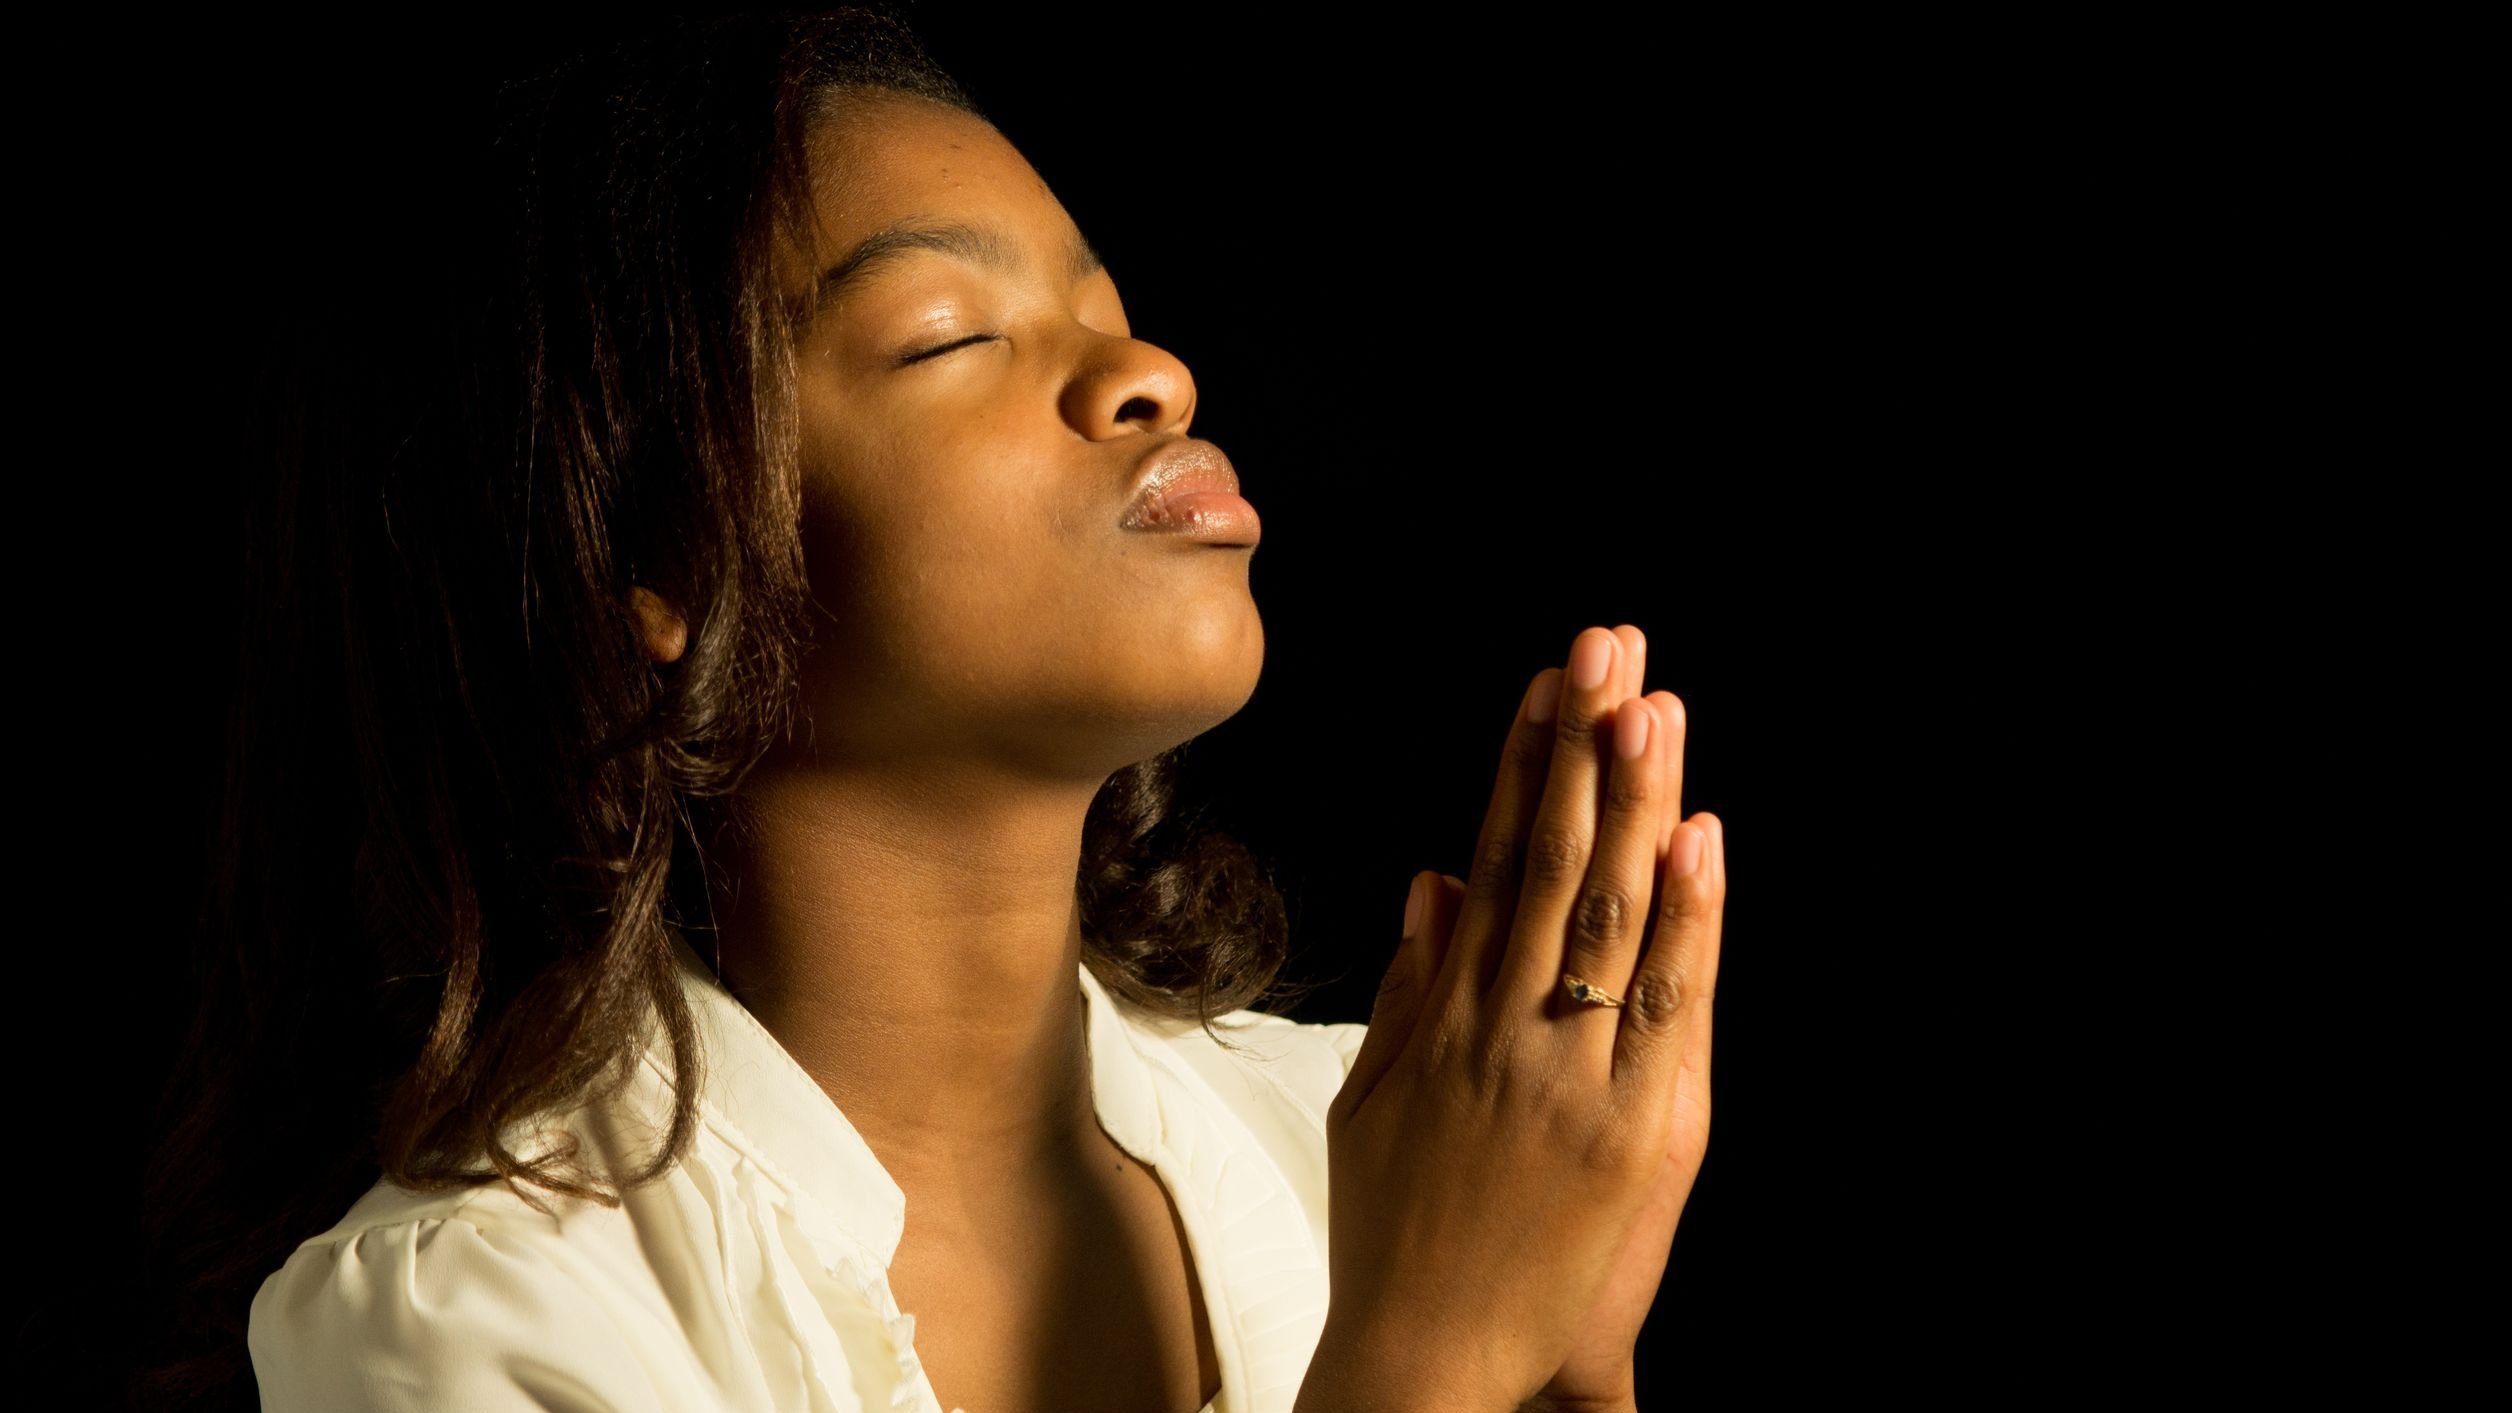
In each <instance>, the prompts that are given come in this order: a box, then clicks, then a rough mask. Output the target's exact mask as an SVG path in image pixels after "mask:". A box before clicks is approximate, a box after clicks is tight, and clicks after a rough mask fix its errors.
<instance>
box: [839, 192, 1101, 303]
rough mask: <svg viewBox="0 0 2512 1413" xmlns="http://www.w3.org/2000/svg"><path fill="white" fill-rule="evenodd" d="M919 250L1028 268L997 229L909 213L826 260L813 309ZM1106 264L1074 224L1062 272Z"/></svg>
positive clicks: (1075, 274) (1074, 276)
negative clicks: (830, 262) (831, 261)
mask: <svg viewBox="0 0 2512 1413" xmlns="http://www.w3.org/2000/svg"><path fill="white" fill-rule="evenodd" d="M919 250H931V251H935V252H938V253H940V254H943V255H947V256H950V257H951V258H952V259H954V260H960V261H965V262H966V263H968V264H971V265H978V266H982V267H984V268H986V269H989V270H1000V271H1003V272H1005V273H1007V274H1017V273H1019V272H1020V271H1022V270H1024V269H1026V268H1028V262H1027V261H1025V260H1023V259H1022V258H1021V254H1020V246H1019V245H1018V243H1016V242H1014V241H1012V240H1010V239H1009V238H1007V237H1006V236H1005V235H1004V234H1003V232H1002V230H1001V229H999V228H997V227H994V226H988V225H979V224H974V223H971V222H965V221H935V220H932V219H930V218H926V217H918V216H910V217H908V218H907V219H905V220H903V221H897V222H894V223H892V224H890V225H887V226H884V227H882V228H881V229H880V230H877V231H874V232H873V233H872V234H870V235H868V236H866V237H864V238H863V241H862V243H861V244H858V245H857V246H856V247H855V248H854V249H853V250H851V251H848V252H847V254H846V257H845V258H844V259H842V260H840V261H838V262H837V263H836V264H834V265H831V266H830V267H829V268H828V269H827V270H825V271H823V272H822V273H821V275H820V284H819V288H818V291H817V292H816V293H815V294H814V295H813V297H812V302H811V307H812V309H813V311H814V312H817V311H819V310H824V309H826V308H828V307H829V306H830V305H832V304H835V303H836V302H837V301H838V299H839V298H841V297H842V296H843V295H844V294H845V293H846V292H847V291H848V290H851V289H856V288H859V287H861V286H862V285H864V284H866V283H868V282H869V281H870V280H872V279H873V277H874V276H876V275H877V274H879V273H880V272H881V271H883V270H886V269H888V268H889V267H890V266H892V265H895V264H897V263H899V262H900V261H902V260H904V259H905V258H907V257H908V256H909V255H912V254H914V253H915V252H917V251H919ZM1107 267H1108V262H1107V261H1105V260H1103V259H1101V258H1100V256H1099V252H1098V250H1096V249H1095V248H1093V247H1092V245H1091V243H1090V240H1089V238H1088V237H1087V236H1084V235H1083V234H1082V233H1081V232H1080V231H1079V230H1076V231H1074V232H1073V238H1072V240H1071V241H1070V242H1069V243H1068V244H1067V245H1066V246H1065V247H1064V272H1065V275H1066V276H1067V277H1068V278H1070V279H1071V280H1072V281H1073V282H1074V283H1076V284H1078V283H1080V282H1081V281H1082V280H1084V279H1086V278H1088V277H1089V276H1091V275H1094V274H1097V273H1098V272H1099V271H1101V270H1104V269H1106V268H1107Z"/></svg>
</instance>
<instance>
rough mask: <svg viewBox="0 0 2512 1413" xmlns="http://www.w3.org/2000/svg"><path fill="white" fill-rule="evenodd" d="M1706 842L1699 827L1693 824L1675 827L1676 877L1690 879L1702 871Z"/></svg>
mask: <svg viewBox="0 0 2512 1413" xmlns="http://www.w3.org/2000/svg"><path fill="white" fill-rule="evenodd" d="M1704 842H1705V841H1704V840H1703V839H1702V837H1701V830H1700V827H1699V826H1697V825H1691V824H1678V825H1676V826H1675V847H1674V855H1675V860H1674V862H1675V877H1677V878H1689V877H1691V876H1692V875H1693V874H1694V873H1697V872H1699V871H1700V867H1701V847H1702V845H1703V843H1704Z"/></svg>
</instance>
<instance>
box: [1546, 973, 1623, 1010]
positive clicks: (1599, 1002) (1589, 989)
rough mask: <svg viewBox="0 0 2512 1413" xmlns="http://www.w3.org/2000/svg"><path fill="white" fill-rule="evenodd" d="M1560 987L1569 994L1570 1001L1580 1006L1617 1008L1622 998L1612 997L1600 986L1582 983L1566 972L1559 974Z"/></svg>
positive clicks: (1611, 994)
mask: <svg viewBox="0 0 2512 1413" xmlns="http://www.w3.org/2000/svg"><path fill="white" fill-rule="evenodd" d="M1561 986H1562V989H1563V990H1565V991H1567V992H1569V993H1570V998H1571V999H1572V1000H1574V1001H1577V1002H1579V1003H1580V1004H1581V1005H1586V1006H1619V1005H1621V1004H1622V998H1621V997H1620V996H1616V995H1614V994H1613V993H1612V992H1610V991H1607V990H1606V989H1605V988H1604V987H1602V986H1596V985H1592V984H1590V983H1588V982H1585V981H1582V980H1580V979H1579V978H1577V977H1575V976H1572V975H1571V974H1570V973H1568V972H1566V971H1565V972H1563V973H1562V974H1561Z"/></svg>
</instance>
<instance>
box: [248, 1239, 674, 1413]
mask: <svg viewBox="0 0 2512 1413" xmlns="http://www.w3.org/2000/svg"><path fill="white" fill-rule="evenodd" d="M527 1244H528V1245H529V1246H530V1248H531V1249H524V1248H525V1246H526V1245H527ZM608 1306H609V1301H608V1300H606V1299H605V1298H604V1293H603V1292H602V1291H600V1289H599V1287H598V1286H597V1285H594V1284H591V1283H588V1282H587V1281H586V1280H585V1279H584V1277H583V1275H582V1274H581V1273H579V1272H577V1271H575V1270H574V1269H573V1267H572V1262H571V1260H570V1258H569V1256H568V1253H567V1251H566V1249H565V1247H564V1245H563V1244H561V1243H556V1242H528V1243H527V1242H526V1241H525V1240H524V1238H523V1237H522V1236H521V1235H519V1234H516V1233H510V1232H498V1231H493V1230H484V1229H483V1228H482V1227H480V1226H479V1225H476V1224H474V1223H472V1222H470V1221H467V1220H464V1219H462V1218H459V1217H425V1218H417V1219H413V1220H408V1221H398V1222H388V1223H383V1224H380V1225H376V1226H370V1227H366V1228H364V1229H361V1230H357V1231H354V1232H350V1233H347V1234H345V1235H342V1236H339V1237H337V1238H336V1239H335V1238H326V1239H324V1240H319V1241H310V1242H307V1243H306V1244H305V1245H303V1246H300V1247H298V1248H297V1249H296V1251H295V1252H293V1253H292V1254H291V1255H290V1256H289V1257H288V1260H287V1262H286V1264H284V1265H282V1266H281V1267H280V1268H279V1269H278V1270H277V1271H275V1272H273V1273H272V1274H271V1275H270V1276H269V1277H267V1278H266V1279H265V1280H264V1281H263V1282H262V1285H261V1288H260V1290H259V1291H257V1292H256V1293H255V1294H254V1297H253V1305H252V1312H251V1318H250V1324H249V1326H248V1329H247V1336H246V1344H247V1346H248V1348H249V1351H250V1353H251V1355H252V1360H253V1374H254V1378H255V1379H256V1380H257V1381H258V1382H259V1384H260V1385H261V1401H262V1408H263V1409H264V1411H265V1413H422V1410H427V1411H428V1413H433V1410H440V1409H448V1408H460V1409H464V1410H467V1411H468V1413H666V1409H665V1404H664V1399H665V1391H664V1390H663V1389H662V1388H660V1387H658V1386H657V1384H656V1383H655V1382H654V1381H653V1380H652V1379H651V1378H649V1377H648V1374H647V1371H646V1370H645V1369H643V1368H642V1365H641V1360H640V1359H639V1357H638V1354H637V1351H636V1348H635V1341H634V1340H633V1339H632V1338H630V1330H629V1327H626V1326H623V1325H622V1323H621V1322H620V1318H619V1312H618V1311H616V1310H614V1309H611V1308H608Z"/></svg>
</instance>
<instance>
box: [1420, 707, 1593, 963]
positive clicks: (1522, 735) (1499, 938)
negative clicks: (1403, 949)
mask: <svg viewBox="0 0 2512 1413" xmlns="http://www.w3.org/2000/svg"><path fill="white" fill-rule="evenodd" d="M1562 681H1563V674H1562V670H1561V669H1560V668H1558V667H1547V668H1545V669H1544V670H1543V671H1541V672H1538V673H1536V674H1535V678H1534V680H1533V681H1531V682H1529V683H1528V684H1527V690H1526V695H1525V696H1524V697H1522V698H1520V699H1519V702H1518V715H1517V719H1516V721H1515V722H1514V723H1512V725H1511V726H1510V729H1509V739H1508V741H1507V743H1506V744H1505V745H1504V746H1503V747H1502V749H1501V759H1500V769H1499V772H1498V777H1497V779H1495V780H1494V781H1493V784H1492V794H1491V800H1490V802H1489V803H1488V804H1487V805H1485V806H1484V809H1483V823H1482V826H1481V828H1480V829H1479V830H1477V831H1476V833H1475V836H1474V861H1473V863H1472V865H1471V866H1470V867H1468V868H1467V870H1466V880H1465V885H1466V886H1465V899H1464V901H1463V902H1462V903H1461V904H1460V905H1459V906H1458V909H1457V912H1456V914H1455V922H1454V925H1453V927H1452V928H1451V929H1450V931H1449V934H1448V939H1447V946H1446V950H1445V951H1444V952H1443V954H1442V955H1441V957H1440V966H1439V971H1438V973H1437V977H1436V979H1435V980H1434V981H1433V982H1432V983H1431V997H1430V1001H1429V1004H1430V1005H1431V1006H1432V1007H1434V1008H1438V1009H1441V1010H1443V1011H1444V1010H1445V1009H1446V1008H1447V1007H1449V1006H1452V1005H1455V1004H1457V1003H1458V1001H1459V1000H1460V999H1461V998H1462V999H1468V1000H1472V1001H1475V1002H1478V1003H1479V1001H1480V1000H1481V998H1482V994H1483V992H1484V990H1485V989H1486V988H1487V986H1488V985H1489V979H1490V976H1491V973H1492V972H1493V971H1494V970H1495V969H1496V968H1497V966H1498V962H1497V961H1496V960H1495V961H1491V962H1488V963H1487V962H1486V961H1485V958H1487V957H1491V958H1496V957H1497V955H1498V954H1499V952H1500V950H1501V949H1502V948H1503V947H1504V946H1505V945H1507V941H1508V928H1509V919H1510V918H1511V917H1512V916H1514V915H1515V913H1516V911H1517V899H1518V875H1519V871H1520V869H1521V868H1522V866H1523V860H1524V858H1525V840H1526V832H1527V829H1528V827H1529V825H1530V823H1531V822H1532V820H1533V819H1534V816H1535V810H1536V808H1537V806H1538V805H1539V804H1540V803H1541V802H1542V800H1543V795H1544V775H1545V772H1546V771H1548V770H1550V769H1551V767H1552V757H1553V753H1554V751H1555V749H1556V744H1555V737H1556V734H1557V728H1556V725H1555V722H1556V721H1557V719H1558V716H1559V712H1560V710H1561V696H1562Z"/></svg>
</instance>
